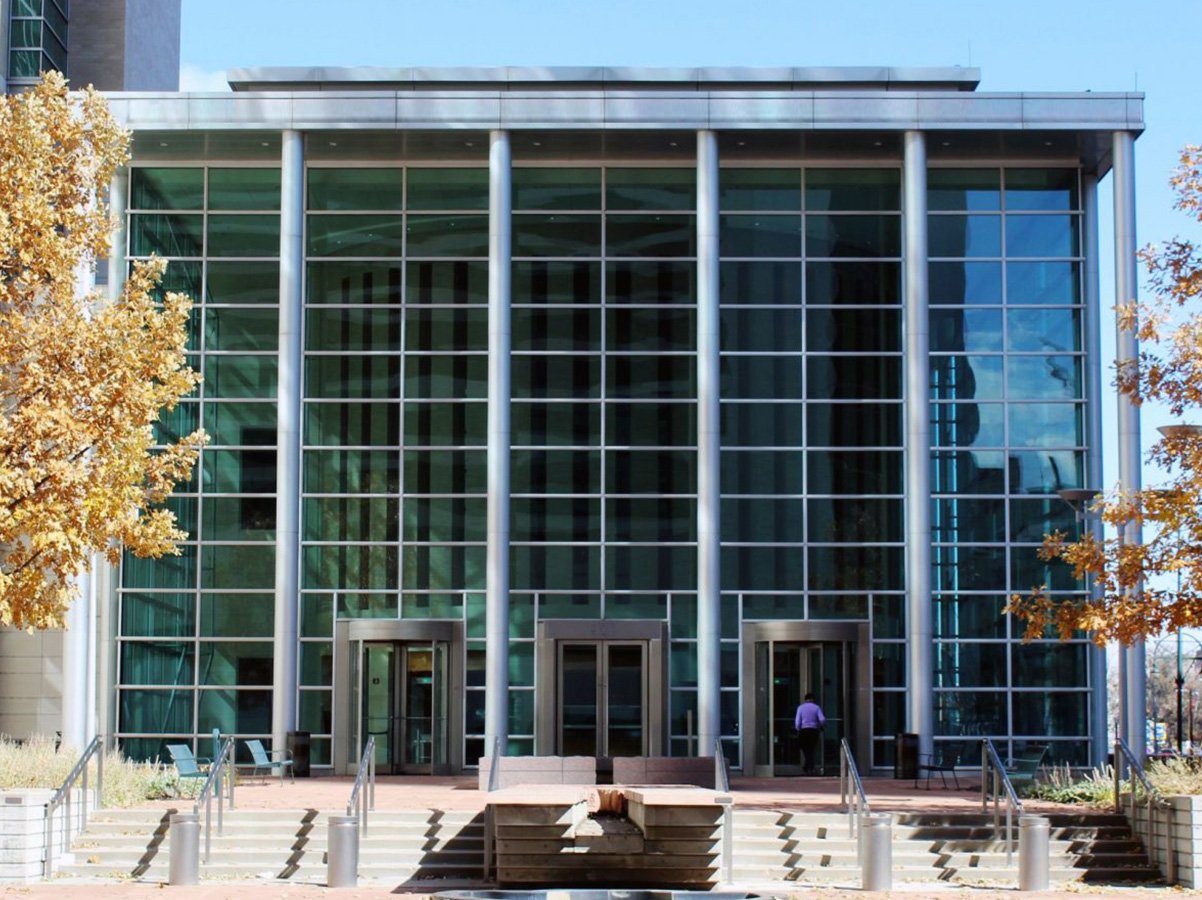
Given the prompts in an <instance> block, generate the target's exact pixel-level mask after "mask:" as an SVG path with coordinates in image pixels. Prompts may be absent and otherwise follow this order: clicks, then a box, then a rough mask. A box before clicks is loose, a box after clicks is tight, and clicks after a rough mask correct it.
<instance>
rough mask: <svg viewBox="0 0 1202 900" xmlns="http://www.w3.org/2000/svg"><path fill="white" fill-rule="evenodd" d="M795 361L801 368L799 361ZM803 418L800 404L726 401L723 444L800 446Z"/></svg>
mask: <svg viewBox="0 0 1202 900" xmlns="http://www.w3.org/2000/svg"><path fill="white" fill-rule="evenodd" d="M791 362H792V364H793V365H794V366H797V367H798V368H800V363H799V361H798V360H791ZM761 392H766V390H765V391H761ZM723 395H724V397H725V396H726V394H725V388H724V389H723ZM802 421H803V420H802V409H801V407H800V406H799V405H798V404H796V403H723V404H722V446H724V447H800V446H801V445H802V436H801V432H802ZM811 443H813V441H811Z"/></svg>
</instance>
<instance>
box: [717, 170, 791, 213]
mask: <svg viewBox="0 0 1202 900" xmlns="http://www.w3.org/2000/svg"><path fill="white" fill-rule="evenodd" d="M718 182H719V191H720V193H719V200H718V203H719V206H720V207H721V209H722V211H723V212H728V211H735V212H738V211H742V210H747V211H760V210H784V211H796V210H800V209H801V173H800V172H799V171H798V170H797V169H723V170H722V171H721V173H720V174H719V177H718Z"/></svg>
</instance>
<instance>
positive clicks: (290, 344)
mask: <svg viewBox="0 0 1202 900" xmlns="http://www.w3.org/2000/svg"><path fill="white" fill-rule="evenodd" d="M281 144H282V146H281V157H280V332H279V334H280V356H279V390H278V402H279V425H278V430H277V433H276V441H277V446H278V448H279V449H278V450H277V453H278V463H277V475H276V479H277V482H276V514H275V515H276V555H275V634H274V636H275V658H274V670H273V678H272V683H273V684H274V686H275V690H274V691H273V693H272V706H271V740H272V745H273V746H275V747H283V746H284V743H285V740H286V738H287V735H288V732H289V731H293V730H294V729H295V728H296V706H297V671H296V666H297V645H296V642H297V615H298V606H299V602H300V591H299V577H300V492H301V485H300V462H301V459H300V456H301V453H300V446H301V377H302V372H303V362H304V360H303V357H302V346H301V313H302V303H303V295H302V293H301V284H302V274H303V272H302V269H303V268H304V263H305V248H304V224H305V221H304V217H305V145H304V138H303V136H302V135H301V133H300V132H299V131H285V132H283V134H282V142H281Z"/></svg>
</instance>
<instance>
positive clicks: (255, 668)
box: [199, 641, 275, 687]
mask: <svg viewBox="0 0 1202 900" xmlns="http://www.w3.org/2000/svg"><path fill="white" fill-rule="evenodd" d="M274 657H275V645H274V644H272V643H271V642H270V641H265V642H260V641H202V642H201V644H200V661H199V669H200V674H201V681H200V683H201V684H220V685H226V684H230V685H233V684H237V685H247V686H256V687H258V686H263V687H270V686H271V680H272V660H273V659H274Z"/></svg>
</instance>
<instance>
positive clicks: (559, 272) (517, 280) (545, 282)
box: [513, 261, 601, 305]
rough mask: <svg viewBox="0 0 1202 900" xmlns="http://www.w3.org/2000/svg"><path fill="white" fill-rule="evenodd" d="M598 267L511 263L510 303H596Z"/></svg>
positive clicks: (593, 265)
mask: <svg viewBox="0 0 1202 900" xmlns="http://www.w3.org/2000/svg"><path fill="white" fill-rule="evenodd" d="M600 298H601V265H600V263H596V262H535V261H528V262H521V261H519V262H514V263H513V302H514V304H515V305H516V304H521V303H597V302H599V301H600Z"/></svg>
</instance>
